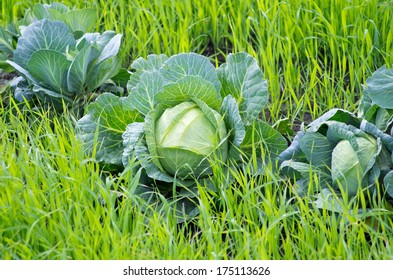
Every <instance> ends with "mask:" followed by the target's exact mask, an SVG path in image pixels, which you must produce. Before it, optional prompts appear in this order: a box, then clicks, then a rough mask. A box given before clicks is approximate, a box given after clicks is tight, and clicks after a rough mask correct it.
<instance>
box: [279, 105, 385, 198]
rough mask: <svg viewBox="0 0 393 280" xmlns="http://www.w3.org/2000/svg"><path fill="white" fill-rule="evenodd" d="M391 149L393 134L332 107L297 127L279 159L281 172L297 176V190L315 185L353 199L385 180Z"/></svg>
mask: <svg viewBox="0 0 393 280" xmlns="http://www.w3.org/2000/svg"><path fill="white" fill-rule="evenodd" d="M392 150H393V137H391V136H390V135H388V134H386V133H383V132H382V131H381V130H380V129H378V128H377V127H376V126H375V125H374V124H372V123H370V122H368V121H366V120H363V119H360V118H357V117H355V116H354V115H353V114H351V113H349V112H347V111H344V110H341V109H332V110H330V111H329V112H327V113H325V114H324V115H323V116H321V117H320V118H318V119H316V120H315V121H313V122H312V123H310V124H309V125H308V126H306V127H305V128H303V129H302V130H301V131H299V132H298V134H297V135H296V137H295V138H294V140H293V142H292V144H291V145H290V146H289V147H288V149H286V150H285V151H283V152H282V153H281V154H280V155H279V160H280V162H281V166H280V167H281V170H282V172H283V174H285V175H287V176H288V177H290V178H295V179H296V180H297V185H298V186H299V193H303V194H304V193H307V192H308V191H309V187H310V186H312V185H313V184H315V183H317V184H318V185H317V186H313V187H314V190H316V191H321V190H322V189H325V190H329V191H332V192H335V193H336V194H338V195H339V196H342V197H346V198H349V199H350V198H353V197H355V196H356V194H357V193H358V192H359V191H363V190H365V189H368V190H370V191H375V190H376V186H377V182H383V180H384V178H385V177H386V176H387V174H389V173H390V170H391V168H392V167H393V164H392ZM389 176H390V175H389ZM311 180H313V181H312V182H311ZM386 190H387V191H388V193H391V188H390V187H389V186H388V187H387V188H386Z"/></svg>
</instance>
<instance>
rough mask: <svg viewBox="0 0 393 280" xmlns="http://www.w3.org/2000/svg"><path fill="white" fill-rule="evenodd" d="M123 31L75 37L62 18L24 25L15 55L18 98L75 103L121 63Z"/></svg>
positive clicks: (79, 103)
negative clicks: (17, 75) (18, 74)
mask: <svg viewBox="0 0 393 280" xmlns="http://www.w3.org/2000/svg"><path fill="white" fill-rule="evenodd" d="M120 41H121V34H116V33H115V32H114V31H106V32H104V33H102V34H99V33H86V34H84V35H83V36H82V37H80V38H79V39H75V36H74V33H73V32H72V30H71V29H70V28H69V27H68V26H67V25H66V24H65V23H64V22H61V21H57V20H47V19H43V20H38V21H35V22H33V23H32V24H30V25H29V26H27V27H26V28H24V29H23V30H22V35H21V36H20V37H19V39H18V44H17V46H16V49H15V51H14V57H13V61H10V60H8V61H7V62H8V63H9V64H10V65H11V66H13V67H14V68H15V69H16V70H17V71H18V72H19V73H20V74H21V75H22V77H23V78H24V79H23V80H21V81H20V82H19V83H18V84H17V86H16V89H15V98H16V99H17V100H19V101H21V102H22V101H24V100H28V101H29V100H31V101H32V102H34V101H37V100H38V101H39V103H40V105H47V104H51V105H54V106H55V108H56V109H59V110H61V109H62V108H63V102H64V103H65V104H66V105H68V106H70V107H74V108H75V107H76V108H79V107H81V106H82V105H83V103H84V102H85V101H86V100H88V99H89V98H91V95H92V93H93V91H94V90H95V89H97V88H98V87H100V86H101V85H102V84H103V83H104V82H106V81H107V80H108V79H109V78H111V77H112V76H114V75H115V74H116V73H117V71H118V69H119V60H118V58H117V57H116V55H117V53H118V51H119V47H120Z"/></svg>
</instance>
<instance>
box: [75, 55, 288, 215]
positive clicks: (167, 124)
mask: <svg viewBox="0 0 393 280" xmlns="http://www.w3.org/2000/svg"><path fill="white" fill-rule="evenodd" d="M131 68H132V70H133V72H132V75H131V77H130V80H129V82H128V85H127V87H128V96H126V97H118V96H115V95H113V94H111V93H105V94H103V95H101V96H100V97H98V98H97V100H96V101H95V102H93V103H92V104H90V105H89V106H88V107H87V110H86V115H85V116H84V117H82V118H81V119H80V120H79V121H78V125H77V127H78V134H79V137H80V139H81V140H82V141H83V142H84V143H85V145H86V149H87V151H88V152H90V153H94V154H95V157H96V159H97V160H98V161H100V162H101V163H103V164H104V165H106V166H108V165H110V166H120V168H121V169H123V168H125V169H126V170H127V169H128V166H130V165H132V164H134V163H135V162H137V163H138V165H139V170H142V171H143V174H146V175H147V178H148V179H147V182H146V181H145V182H144V183H143V184H140V185H139V186H138V188H137V189H138V191H136V192H138V193H146V192H149V193H157V194H158V193H159V194H160V197H161V199H162V196H165V197H167V198H168V199H170V198H171V197H176V196H177V195H179V194H180V197H181V198H182V199H183V200H182V201H185V202H184V203H185V204H186V205H192V206H190V208H187V209H188V210H186V211H185V212H186V213H187V214H190V213H194V214H195V213H196V212H195V204H194V203H191V204H189V203H190V200H192V198H195V197H196V193H195V190H194V191H190V190H191V189H192V186H195V185H196V182H200V181H206V180H208V179H209V178H210V177H211V176H213V174H214V173H213V170H212V163H214V164H219V165H220V166H221V170H224V168H227V167H230V166H236V164H239V163H241V162H248V161H249V160H250V157H251V155H254V156H255V158H257V159H258V161H259V163H260V164H259V167H260V168H262V166H263V163H266V162H267V161H268V160H270V159H271V158H273V159H274V157H275V155H278V153H279V152H280V151H282V150H284V149H285V148H286V140H285V138H283V137H282V136H281V135H280V134H279V133H278V132H277V131H276V130H275V129H273V128H272V127H271V126H269V125H268V124H267V123H265V122H263V121H261V120H260V119H259V115H260V114H261V113H262V110H263V108H264V107H265V106H266V104H267V102H268V89H267V82H266V80H264V79H263V73H262V71H261V70H260V68H259V66H258V64H257V62H256V60H255V59H254V58H253V57H251V56H250V55H248V54H246V53H237V54H230V55H228V57H227V62H226V63H224V64H222V65H221V66H220V67H218V68H215V67H214V66H213V65H212V63H211V62H210V61H209V59H207V58H206V57H204V56H202V55H198V54H195V53H183V54H178V55H174V56H171V57H167V56H165V55H149V56H148V57H147V59H144V58H138V59H137V60H136V61H134V62H133V63H132V65H131ZM255 147H258V148H257V149H255ZM260 147H262V149H261V148H260ZM261 150H265V153H264V154H266V158H264V155H262V152H261ZM268 156H269V158H268ZM255 170H256V172H257V170H258V168H255ZM228 183H229V182H228ZM157 190H159V191H157ZM174 190H175V192H174ZM149 199H151V197H150V198H149ZM190 215H191V214H190Z"/></svg>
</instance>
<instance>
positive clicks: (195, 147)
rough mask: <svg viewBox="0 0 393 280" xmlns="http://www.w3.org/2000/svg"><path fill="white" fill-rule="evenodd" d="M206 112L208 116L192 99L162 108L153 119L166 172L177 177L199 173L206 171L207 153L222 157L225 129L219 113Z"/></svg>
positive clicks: (158, 150) (226, 142)
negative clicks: (160, 112) (155, 120)
mask: <svg viewBox="0 0 393 280" xmlns="http://www.w3.org/2000/svg"><path fill="white" fill-rule="evenodd" d="M210 112H211V115H210V117H209V116H207V115H206V114H205V113H204V112H203V111H202V110H201V109H200V108H199V107H198V105H197V104H195V103H194V102H183V103H180V104H178V105H176V106H175V107H173V108H168V109H166V110H165V111H164V113H163V114H162V115H161V117H160V118H159V119H158V120H157V123H156V128H155V129H156V131H155V132H156V133H155V137H156V144H157V153H158V156H159V160H160V163H161V165H162V167H163V168H164V169H165V171H166V172H168V173H169V174H171V175H175V174H176V175H177V176H179V177H180V178H187V177H189V175H190V174H195V175H198V176H200V175H201V174H206V173H208V172H209V171H208V170H209V162H208V157H209V156H213V155H216V156H218V157H220V159H221V160H223V161H225V160H226V157H227V154H228V141H227V137H228V136H227V129H226V126H225V123H224V121H223V118H222V116H221V115H220V114H219V113H218V112H216V111H214V110H210ZM212 116H214V118H212Z"/></svg>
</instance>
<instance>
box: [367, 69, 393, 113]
mask: <svg viewBox="0 0 393 280" xmlns="http://www.w3.org/2000/svg"><path fill="white" fill-rule="evenodd" d="M366 83H367V87H366V88H365V90H364V94H365V95H367V96H368V97H369V98H370V99H371V101H372V103H373V104H377V105H378V106H379V107H381V108H385V109H393V69H387V68H386V66H382V67H381V68H379V69H378V70H377V71H375V72H374V73H373V74H372V76H371V77H369V78H368V79H367V80H366Z"/></svg>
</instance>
